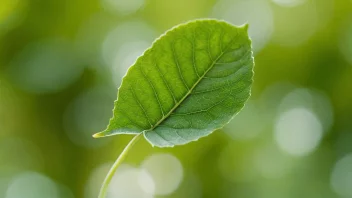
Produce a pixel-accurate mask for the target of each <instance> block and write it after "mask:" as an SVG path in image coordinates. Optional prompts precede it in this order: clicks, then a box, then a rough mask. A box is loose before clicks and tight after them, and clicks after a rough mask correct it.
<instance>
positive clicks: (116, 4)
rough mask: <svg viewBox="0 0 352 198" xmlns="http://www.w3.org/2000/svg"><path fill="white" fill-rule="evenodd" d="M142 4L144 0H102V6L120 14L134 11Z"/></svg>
mask: <svg viewBox="0 0 352 198" xmlns="http://www.w3.org/2000/svg"><path fill="white" fill-rule="evenodd" d="M143 4H144V0H102V5H103V8H104V9H106V10H108V11H110V12H112V13H119V14H121V15H128V14H132V13H134V12H136V11H137V10H138V9H140V8H141V7H142V6H143Z"/></svg>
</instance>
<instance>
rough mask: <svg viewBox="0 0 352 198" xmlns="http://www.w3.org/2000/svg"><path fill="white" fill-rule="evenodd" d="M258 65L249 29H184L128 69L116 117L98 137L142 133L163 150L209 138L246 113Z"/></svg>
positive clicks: (210, 24) (202, 23) (201, 23)
mask: <svg viewBox="0 0 352 198" xmlns="http://www.w3.org/2000/svg"><path fill="white" fill-rule="evenodd" d="M170 60H171V62H170ZM172 61H173V62H172ZM253 65H254V61H253V56H252V50H251V41H250V39H249V38H248V35H247V26H243V27H235V26H232V25H230V24H228V23H226V22H223V21H221V22H219V21H216V20H211V19H206V20H197V21H193V22H189V23H187V24H183V25H180V26H178V27H176V28H174V29H172V30H170V31H168V32H167V33H166V34H165V35H163V36H162V37H160V38H159V39H158V40H156V41H155V42H154V43H153V45H152V47H151V48H149V49H148V50H146V52H145V53H144V54H143V55H142V56H141V57H140V58H138V59H137V61H136V63H135V64H134V65H133V66H132V67H131V68H130V69H129V71H128V72H127V75H126V76H125V77H124V79H123V82H122V85H121V87H120V89H119V92H118V100H117V101H115V108H114V116H113V118H112V119H111V120H110V123H109V126H108V128H107V129H106V130H105V131H103V132H101V133H98V134H97V136H99V137H100V136H109V135H115V134H123V133H127V134H138V133H142V132H143V133H144V136H145V138H146V139H147V140H148V141H149V142H150V143H151V144H153V145H156V146H160V147H164V146H173V145H180V144H185V143H188V142H190V141H194V140H197V139H198V138H200V137H203V136H206V135H208V134H210V133H211V132H212V131H214V130H215V129H218V128H221V127H222V126H223V125H224V124H226V123H227V122H229V120H230V119H231V118H232V117H233V116H234V115H235V114H236V113H237V112H238V111H239V110H240V109H241V108H242V107H243V105H244V103H245V101H246V100H247V99H248V97H249V95H250V86H251V84H252V77H253ZM234 80H235V82H233V81H234ZM214 85H215V86H214ZM128 87H130V89H128ZM214 87H215V88H214ZM233 91H235V94H236V96H233V95H232V92H233ZM214 93H215V94H214ZM228 94H229V95H230V97H224V96H226V95H228ZM241 94H242V95H243V96H242V95H241ZM214 96H216V97H214ZM231 97H236V99H237V101H233V100H229V98H231ZM202 98H203V99H202ZM219 98H220V99H219ZM219 107H220V108H219ZM223 107H226V108H228V109H230V111H227V110H226V109H224V108H223ZM214 109H215V110H216V111H215V115H212V114H211V113H210V112H212V111H213V110H214ZM217 109H219V110H217ZM208 111H209V112H208ZM222 111H224V112H225V113H223V112H222ZM213 113H214V112H213ZM218 114H224V115H226V116H219V115H218ZM193 125H194V126H193ZM195 127H196V128H195Z"/></svg>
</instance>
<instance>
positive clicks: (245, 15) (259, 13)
mask: <svg viewBox="0 0 352 198" xmlns="http://www.w3.org/2000/svg"><path fill="white" fill-rule="evenodd" d="M213 15H214V17H216V18H219V19H225V20H227V21H229V22H231V23H233V24H235V25H242V24H244V23H248V24H249V35H250V37H251V38H252V40H253V49H254V51H255V52H258V51H260V50H261V49H262V48H264V47H265V45H266V44H267V43H268V42H269V40H270V38H271V34H272V32H273V26H274V25H273V23H274V22H273V13H272V10H271V7H270V5H269V4H268V2H267V1H265V0H241V1H230V0H220V1H219V2H218V3H217V4H216V5H215V7H214V12H213Z"/></svg>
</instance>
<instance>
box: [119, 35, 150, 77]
mask: <svg viewBox="0 0 352 198" xmlns="http://www.w3.org/2000/svg"><path fill="white" fill-rule="evenodd" d="M149 45H150V43H148V42H145V41H137V42H131V43H126V44H123V45H121V47H120V48H119V50H118V51H117V54H116V58H115V60H114V63H113V67H114V68H116V71H114V72H116V74H117V75H118V79H122V77H123V75H124V74H125V73H126V72H127V69H128V68H129V67H130V66H132V65H133V64H134V63H135V61H136V59H137V58H138V57H139V56H141V55H142V54H143V52H144V51H145V49H147V48H148V47H149ZM119 81H120V80H119Z"/></svg>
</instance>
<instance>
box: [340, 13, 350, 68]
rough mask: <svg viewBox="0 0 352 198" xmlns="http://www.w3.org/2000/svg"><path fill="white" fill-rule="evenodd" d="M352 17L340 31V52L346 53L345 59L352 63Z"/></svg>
mask: <svg viewBox="0 0 352 198" xmlns="http://www.w3.org/2000/svg"><path fill="white" fill-rule="evenodd" d="M351 21H352V17H349V18H348V19H347V20H346V22H345V23H344V25H343V26H342V27H343V28H342V30H341V33H340V35H341V36H340V43H339V47H340V52H341V53H342V54H343V55H344V57H345V59H346V60H347V61H348V62H349V63H350V64H352V56H351V54H352V22H351Z"/></svg>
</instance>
